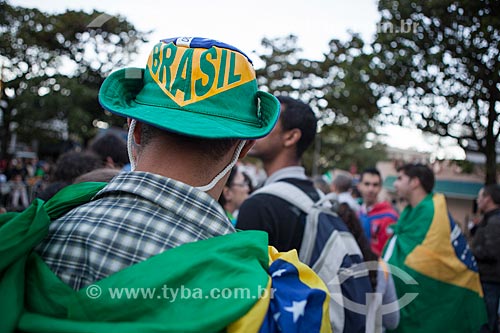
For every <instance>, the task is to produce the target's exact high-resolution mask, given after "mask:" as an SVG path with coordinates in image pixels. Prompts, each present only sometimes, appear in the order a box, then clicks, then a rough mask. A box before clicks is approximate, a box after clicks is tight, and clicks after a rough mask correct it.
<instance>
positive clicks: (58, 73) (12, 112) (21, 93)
mask: <svg viewBox="0 0 500 333" xmlns="http://www.w3.org/2000/svg"><path fill="white" fill-rule="evenodd" d="M96 22H102V24H100V23H98V24H95V23H96ZM91 23H92V24H91ZM145 36H146V33H144V32H139V31H136V29H135V28H134V26H133V25H132V24H130V23H129V22H127V21H126V20H125V19H124V18H122V17H115V18H112V17H111V16H108V15H106V14H104V13H102V12H97V11H94V12H92V13H90V14H89V13H85V12H81V11H79V12H77V11H67V12H65V13H62V14H47V13H43V12H41V11H39V10H37V9H32V8H22V7H14V6H11V5H9V4H8V3H7V2H6V1H2V0H0V64H1V66H2V68H1V69H0V74H1V80H0V81H1V82H2V86H1V90H0V98H1V101H0V111H1V118H0V122H1V130H0V141H1V143H2V144H1V147H0V154H2V155H3V154H6V152H7V145H8V142H9V138H10V137H11V134H12V131H13V130H14V131H15V132H16V133H17V135H18V138H19V139H21V140H23V141H25V142H30V141H31V140H33V139H34V138H36V139H38V140H40V141H42V142H44V143H49V142H51V141H52V142H55V141H59V140H67V139H68V138H74V139H76V140H78V141H81V142H85V141H86V140H88V139H89V138H91V137H92V136H93V135H94V134H95V129H96V126H95V124H97V123H98V122H99V121H100V122H105V123H108V124H110V125H112V124H120V125H123V124H124V122H123V119H120V118H118V117H114V116H111V114H109V113H104V112H102V109H101V107H100V105H99V103H98V99H97V93H98V89H99V87H100V85H101V83H102V81H103V80H104V78H105V77H106V76H107V75H108V74H109V73H110V72H111V71H112V70H113V69H115V68H118V67H121V66H124V65H125V64H127V63H129V62H130V60H131V58H132V57H133V56H134V55H135V54H136V53H137V50H138V47H139V46H140V45H141V44H142V43H143V42H145V41H146V39H145Z"/></svg>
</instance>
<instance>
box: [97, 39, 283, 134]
mask: <svg viewBox="0 0 500 333" xmlns="http://www.w3.org/2000/svg"><path fill="white" fill-rule="evenodd" d="M99 102H100V103H101V105H102V106H103V107H104V108H105V109H106V110H108V111H110V112H112V113H115V114H118V115H121V116H125V117H130V118H133V119H136V120H138V121H141V122H145V123H148V124H151V125H153V126H156V127H158V128H161V129H165V130H167V131H171V132H176V133H180V134H184V135H189V136H195V137H202V138H214V139H215V138H240V139H256V138H259V137H263V136H265V135H267V134H268V133H269V132H270V131H271V130H272V128H273V127H274V125H275V123H276V121H277V120H278V116H279V102H278V100H277V99H276V97H274V96H273V95H271V94H269V93H267V92H264V91H259V90H258V89H257V81H256V79H255V70H254V69H253V67H252V63H251V61H250V60H249V59H248V57H247V56H246V55H245V54H244V53H242V52H241V51H239V50H238V49H237V48H235V47H233V46H230V45H227V44H225V43H221V42H218V41H215V40H211V39H205V38H186V37H182V38H171V39H164V40H162V41H160V43H158V44H156V45H155V46H154V48H153V50H152V51H151V53H150V55H149V59H148V63H147V65H146V69H139V68H125V69H121V70H118V71H116V72H113V73H111V74H110V75H109V76H108V77H107V78H106V80H104V82H103V84H102V86H101V89H100V91H99Z"/></svg>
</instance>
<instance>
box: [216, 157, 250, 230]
mask: <svg viewBox="0 0 500 333" xmlns="http://www.w3.org/2000/svg"><path fill="white" fill-rule="evenodd" d="M251 192H252V182H251V181H250V177H248V176H247V175H246V174H245V173H243V172H242V171H240V170H238V166H235V167H234V168H233V169H232V170H231V173H230V174H229V178H228V179H227V182H226V185H225V186H224V190H222V194H221V196H220V198H219V203H220V204H221V206H222V207H223V208H224V210H225V211H226V215H227V217H228V218H229V220H231V223H232V224H233V225H236V219H237V217H238V210H239V208H240V206H241V204H242V203H243V201H245V199H246V198H248V196H249V194H250V193H251Z"/></svg>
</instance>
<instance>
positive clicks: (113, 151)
mask: <svg viewBox="0 0 500 333" xmlns="http://www.w3.org/2000/svg"><path fill="white" fill-rule="evenodd" d="M89 149H90V150H91V151H93V152H94V153H96V154H97V155H99V156H100V157H101V159H102V160H103V161H104V162H106V159H107V158H108V157H111V159H112V160H113V163H114V164H115V165H116V166H118V167H123V166H124V165H125V164H127V163H128V162H129V160H128V153H127V142H126V141H125V140H124V139H122V138H120V137H118V136H117V135H115V134H112V133H107V134H104V135H103V136H101V137H99V138H97V139H96V140H95V141H94V142H92V143H91V144H90V146H89Z"/></svg>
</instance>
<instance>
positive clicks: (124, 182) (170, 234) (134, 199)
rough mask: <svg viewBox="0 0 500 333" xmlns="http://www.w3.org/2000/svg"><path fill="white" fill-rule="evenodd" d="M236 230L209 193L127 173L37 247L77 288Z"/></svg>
mask: <svg viewBox="0 0 500 333" xmlns="http://www.w3.org/2000/svg"><path fill="white" fill-rule="evenodd" d="M234 231H235V229H234V227H233V226H232V225H231V222H230V221H229V220H228V218H227V217H226V215H225V213H224V210H223V209H222V207H221V206H220V205H219V204H218V203H217V201H215V200H214V199H213V198H212V197H210V196H209V195H208V194H206V193H205V192H201V191H199V190H197V189H195V188H194V187H191V186H189V185H186V184H184V183H181V182H178V181H175V180H172V179H169V178H165V177H162V176H159V175H155V174H152V173H147V172H127V173H122V174H120V175H118V176H116V177H115V178H114V179H113V180H111V182H110V183H109V184H108V185H107V186H106V187H105V188H103V189H102V190H101V191H100V192H99V193H98V194H97V195H96V196H95V197H94V198H93V200H92V201H90V202H89V203H87V204H85V205H82V206H80V207H77V208H75V209H73V210H71V211H70V212H69V213H67V214H66V215H64V216H63V217H61V218H59V219H57V220H55V221H54V222H52V224H51V225H50V229H49V234H48V236H47V237H46V238H45V239H44V240H43V241H42V243H41V244H39V245H38V246H37V249H36V250H37V252H38V253H39V254H40V256H41V257H42V258H43V260H44V261H45V263H46V264H47V265H48V266H49V267H50V269H51V270H52V271H53V272H54V273H55V274H56V275H57V276H58V277H59V278H60V279H61V280H62V281H64V282H65V283H67V284H68V285H70V286H71V287H72V288H73V289H75V290H79V289H80V288H82V287H85V286H87V285H89V284H91V283H93V282H95V281H97V280H100V279H103V278H105V277H106V276H108V275H111V274H113V273H115V272H117V271H119V270H122V269H124V268H126V267H128V266H130V265H133V264H135V263H138V262H140V261H143V260H145V259H147V258H149V257H151V256H153V255H156V254H159V253H161V252H163V251H165V250H168V249H170V248H173V247H176V246H179V245H181V244H184V243H189V242H195V241H198V240H202V239H207V238H211V237H215V236H220V235H225V234H228V233H231V232H234Z"/></svg>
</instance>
